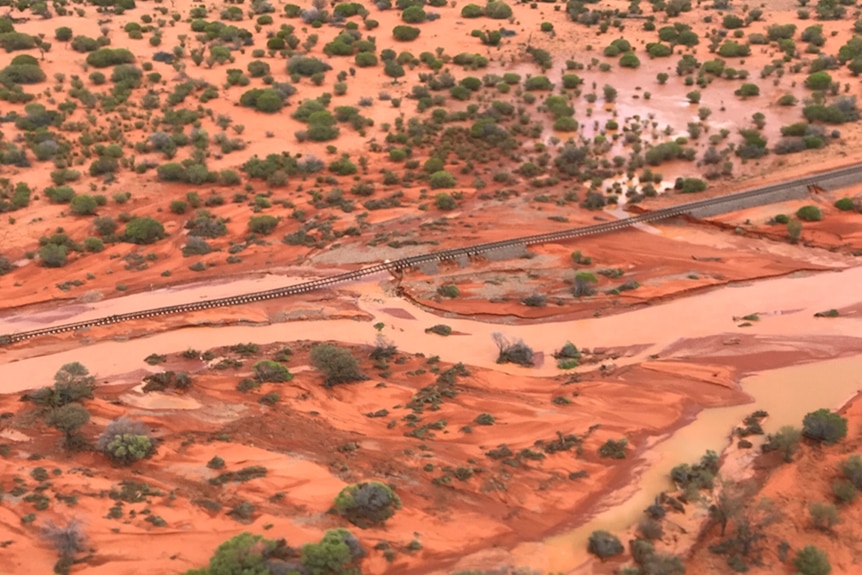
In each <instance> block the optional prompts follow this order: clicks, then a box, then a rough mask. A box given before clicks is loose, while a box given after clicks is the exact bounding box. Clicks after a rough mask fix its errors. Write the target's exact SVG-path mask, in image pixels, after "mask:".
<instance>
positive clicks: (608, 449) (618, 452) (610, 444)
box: [599, 437, 629, 459]
mask: <svg viewBox="0 0 862 575" xmlns="http://www.w3.org/2000/svg"><path fill="white" fill-rule="evenodd" d="M628 444H629V442H628V440H627V439H626V438H625V437H624V438H622V439H620V440H619V441H615V440H613V439H608V440H607V441H605V443H604V444H603V445H602V446H601V447H600V448H599V455H600V456H602V457H609V458H611V459H625V458H626V446H627V445H628Z"/></svg>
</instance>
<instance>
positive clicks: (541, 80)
mask: <svg viewBox="0 0 862 575" xmlns="http://www.w3.org/2000/svg"><path fill="white" fill-rule="evenodd" d="M553 88H554V84H553V82H551V81H550V80H549V79H548V78H547V76H542V75H541V74H539V75H536V76H530V78H528V79H527V81H526V82H524V89H525V90H528V91H535V90H552V89H553Z"/></svg>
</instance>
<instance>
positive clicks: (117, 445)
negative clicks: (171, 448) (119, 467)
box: [96, 416, 155, 464]
mask: <svg viewBox="0 0 862 575" xmlns="http://www.w3.org/2000/svg"><path fill="white" fill-rule="evenodd" d="M96 448H97V449H98V450H99V451H101V452H103V453H105V454H106V455H107V456H108V457H110V458H111V459H113V460H114V461H115V462H117V463H123V464H130V463H134V462H135V461H138V460H140V459H144V458H145V457H149V456H150V455H152V454H153V452H154V451H155V445H154V444H153V440H152V439H151V438H150V434H149V431H148V430H147V428H146V426H145V425H144V424H142V423H139V422H137V421H133V420H131V419H129V418H128V417H125V416H123V417H119V418H117V419H115V420H114V421H112V422H111V423H109V424H108V426H107V427H106V428H105V431H104V432H103V433H102V435H100V436H99V439H98V441H97V442H96Z"/></svg>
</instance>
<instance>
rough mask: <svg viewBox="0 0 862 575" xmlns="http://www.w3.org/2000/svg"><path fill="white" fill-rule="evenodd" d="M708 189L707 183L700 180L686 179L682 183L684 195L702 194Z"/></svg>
mask: <svg viewBox="0 0 862 575" xmlns="http://www.w3.org/2000/svg"><path fill="white" fill-rule="evenodd" d="M705 189H706V182H705V181H703V180H701V179H700V178H684V179H683V181H682V189H681V191H682V193H684V194H691V193H695V192H702V191H704V190H705Z"/></svg>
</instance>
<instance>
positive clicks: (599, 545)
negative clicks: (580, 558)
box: [587, 531, 624, 561]
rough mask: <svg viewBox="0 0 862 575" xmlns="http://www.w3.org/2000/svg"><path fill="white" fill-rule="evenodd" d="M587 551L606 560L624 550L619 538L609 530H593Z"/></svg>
mask: <svg viewBox="0 0 862 575" xmlns="http://www.w3.org/2000/svg"><path fill="white" fill-rule="evenodd" d="M587 551H589V552H590V553H592V554H593V555H595V556H596V557H598V558H599V559H601V560H602V561H604V560H605V559H607V558H608V557H616V556H617V555H621V554H622V552H623V551H624V549H623V544H622V543H620V540H619V538H617V537H616V536H615V535H613V534H611V533H608V532H607V531H593V532H592V533H591V534H590V539H589V542H588V544H587Z"/></svg>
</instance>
